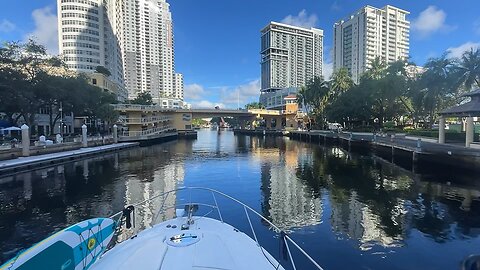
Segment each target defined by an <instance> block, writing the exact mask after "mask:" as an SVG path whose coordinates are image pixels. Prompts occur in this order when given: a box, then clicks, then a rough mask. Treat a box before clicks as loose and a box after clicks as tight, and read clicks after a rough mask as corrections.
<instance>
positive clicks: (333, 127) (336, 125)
mask: <svg viewBox="0 0 480 270" xmlns="http://www.w3.org/2000/svg"><path fill="white" fill-rule="evenodd" d="M328 129H329V130H333V131H341V130H342V129H343V127H342V125H341V124H339V123H328Z"/></svg>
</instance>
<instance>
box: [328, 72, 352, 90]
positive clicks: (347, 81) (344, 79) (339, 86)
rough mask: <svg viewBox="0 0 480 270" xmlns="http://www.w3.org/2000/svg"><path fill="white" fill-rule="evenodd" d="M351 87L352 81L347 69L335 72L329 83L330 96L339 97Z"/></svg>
mask: <svg viewBox="0 0 480 270" xmlns="http://www.w3.org/2000/svg"><path fill="white" fill-rule="evenodd" d="M352 86H353V80H352V78H351V77H350V74H349V72H348V69H347V68H345V67H342V68H340V69H339V70H337V71H335V72H334V73H333V75H332V79H331V81H330V90H331V92H332V95H334V96H339V95H341V94H342V93H344V92H345V91H347V90H349V89H350V88H352Z"/></svg>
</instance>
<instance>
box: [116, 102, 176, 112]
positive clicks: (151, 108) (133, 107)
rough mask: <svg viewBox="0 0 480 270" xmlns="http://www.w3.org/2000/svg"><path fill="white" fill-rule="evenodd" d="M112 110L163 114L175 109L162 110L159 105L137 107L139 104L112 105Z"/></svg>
mask: <svg viewBox="0 0 480 270" xmlns="http://www.w3.org/2000/svg"><path fill="white" fill-rule="evenodd" d="M112 106H113V108H114V109H115V110H117V111H126V110H133V111H163V112H172V111H175V109H169V108H163V107H162V106H159V105H139V104H112Z"/></svg>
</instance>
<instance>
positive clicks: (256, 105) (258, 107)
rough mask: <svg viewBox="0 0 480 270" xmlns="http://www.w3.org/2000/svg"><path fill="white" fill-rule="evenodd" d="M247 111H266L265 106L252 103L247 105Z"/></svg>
mask: <svg viewBox="0 0 480 270" xmlns="http://www.w3.org/2000/svg"><path fill="white" fill-rule="evenodd" d="M245 109H265V106H263V104H262V103H260V102H250V103H248V104H245Z"/></svg>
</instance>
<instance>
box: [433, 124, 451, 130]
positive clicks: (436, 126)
mask: <svg viewBox="0 0 480 270" xmlns="http://www.w3.org/2000/svg"><path fill="white" fill-rule="evenodd" d="M432 129H438V124H433V125H432ZM445 129H446V130H447V129H450V126H449V125H448V124H445Z"/></svg>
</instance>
